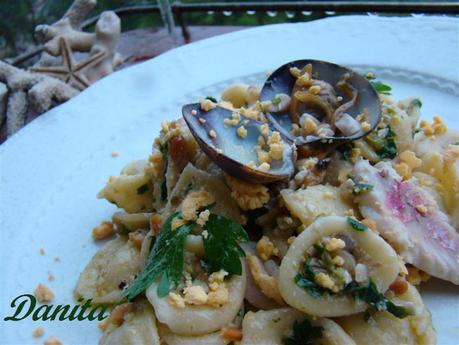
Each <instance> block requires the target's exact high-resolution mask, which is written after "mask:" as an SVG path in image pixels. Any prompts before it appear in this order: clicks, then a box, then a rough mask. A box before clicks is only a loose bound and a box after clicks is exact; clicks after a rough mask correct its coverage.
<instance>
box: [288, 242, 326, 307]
mask: <svg viewBox="0 0 459 345" xmlns="http://www.w3.org/2000/svg"><path fill="white" fill-rule="evenodd" d="M314 248H316V250H318V249H319V250H321V249H320V247H318V246H317V245H314ZM322 248H323V247H322ZM323 252H325V248H323ZM321 254H322V253H320V252H319V255H321ZM314 276H315V273H314V271H313V269H312V259H311V258H308V259H306V260H305V261H304V265H303V272H302V273H298V274H297V275H296V277H295V284H296V285H298V286H299V287H300V288H302V289H304V290H306V292H307V293H309V295H311V297H314V298H319V297H320V296H322V295H323V294H324V293H325V291H326V290H325V289H324V288H323V287H321V286H319V285H317V283H316V282H315V280H314Z"/></svg>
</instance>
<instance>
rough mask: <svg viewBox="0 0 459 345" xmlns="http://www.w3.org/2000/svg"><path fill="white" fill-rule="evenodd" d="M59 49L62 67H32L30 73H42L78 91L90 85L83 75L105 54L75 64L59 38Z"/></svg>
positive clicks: (66, 44)
mask: <svg viewBox="0 0 459 345" xmlns="http://www.w3.org/2000/svg"><path fill="white" fill-rule="evenodd" d="M59 47H60V48H59V49H60V54H61V56H62V66H50V67H32V68H31V71H32V72H37V73H44V74H47V75H49V76H52V77H56V78H60V79H62V80H63V81H64V82H65V83H66V84H69V85H70V86H73V87H75V88H77V89H79V90H83V89H85V88H87V87H88V86H89V85H90V81H89V80H88V78H87V77H86V74H85V73H84V72H85V70H86V69H89V68H91V67H94V66H97V65H98V64H99V63H100V62H101V61H102V60H103V59H104V57H105V52H103V51H100V52H98V53H97V54H95V55H93V56H90V57H88V58H86V59H83V60H81V61H79V62H76V61H75V59H74V57H73V51H72V48H71V47H70V45H69V44H68V42H67V40H66V39H65V38H63V37H60V38H59Z"/></svg>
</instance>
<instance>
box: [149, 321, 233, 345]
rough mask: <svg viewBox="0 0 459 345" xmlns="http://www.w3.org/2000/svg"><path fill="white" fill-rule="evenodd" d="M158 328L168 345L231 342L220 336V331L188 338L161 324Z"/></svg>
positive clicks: (208, 344)
mask: <svg viewBox="0 0 459 345" xmlns="http://www.w3.org/2000/svg"><path fill="white" fill-rule="evenodd" d="M158 328H159V334H160V336H161V340H162V341H164V342H165V343H166V345H226V344H228V343H229V342H230V341H229V340H226V339H223V338H222V337H221V336H220V331H217V332H214V333H209V334H204V335H197V336H186V335H179V334H175V333H173V332H171V331H170V329H169V328H167V326H165V325H162V324H159V326H158Z"/></svg>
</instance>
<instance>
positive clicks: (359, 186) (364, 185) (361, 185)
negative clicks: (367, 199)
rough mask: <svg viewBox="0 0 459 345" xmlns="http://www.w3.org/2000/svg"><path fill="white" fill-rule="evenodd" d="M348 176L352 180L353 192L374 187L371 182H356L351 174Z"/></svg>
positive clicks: (356, 192)
mask: <svg viewBox="0 0 459 345" xmlns="http://www.w3.org/2000/svg"><path fill="white" fill-rule="evenodd" d="M349 178H350V179H351V180H352V182H354V186H353V187H352V192H353V193H354V194H359V193H362V192H370V191H372V190H373V188H374V186H373V185H372V184H368V183H362V182H358V181H357V180H356V179H355V178H354V177H353V176H349Z"/></svg>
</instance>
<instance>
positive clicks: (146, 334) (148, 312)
mask: <svg viewBox="0 0 459 345" xmlns="http://www.w3.org/2000/svg"><path fill="white" fill-rule="evenodd" d="M121 344H122V345H160V344H161V342H160V340H159V335H158V330H157V328H156V318H155V314H154V312H153V308H152V307H151V306H150V305H149V304H148V303H141V304H140V303H139V304H137V305H136V309H135V311H134V312H133V313H130V314H128V315H126V316H125V317H124V321H123V323H122V324H121V325H120V326H119V327H117V326H116V325H109V326H108V328H107V330H106V331H105V332H104V334H103V336H102V338H101V339H100V341H99V345H121Z"/></svg>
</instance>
